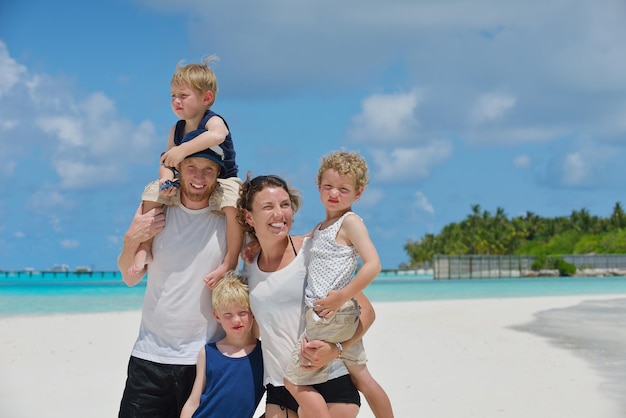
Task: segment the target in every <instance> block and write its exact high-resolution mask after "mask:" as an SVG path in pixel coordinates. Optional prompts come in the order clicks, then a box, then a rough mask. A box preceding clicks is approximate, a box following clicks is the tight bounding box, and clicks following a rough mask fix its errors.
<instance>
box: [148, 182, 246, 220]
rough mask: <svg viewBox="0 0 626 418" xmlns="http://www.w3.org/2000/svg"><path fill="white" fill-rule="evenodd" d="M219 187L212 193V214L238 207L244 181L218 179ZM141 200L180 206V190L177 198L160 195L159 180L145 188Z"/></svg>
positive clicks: (210, 202) (210, 205) (210, 203)
mask: <svg viewBox="0 0 626 418" xmlns="http://www.w3.org/2000/svg"><path fill="white" fill-rule="evenodd" d="M217 182H218V187H216V188H215V190H214V191H213V193H211V200H210V201H209V207H210V208H211V211H212V212H217V213H220V214H223V212H222V208H224V207H226V206H233V207H237V200H238V199H239V189H240V187H241V184H242V181H241V179H239V178H237V177H229V178H227V179H217ZM141 200H143V201H146V202H156V203H160V204H162V205H166V206H175V205H179V204H180V190H179V191H177V192H176V196H172V197H167V196H163V195H161V194H160V193H159V180H155V181H153V182H150V183H148V184H147V185H146V187H145V188H144V191H143V193H142V194H141Z"/></svg>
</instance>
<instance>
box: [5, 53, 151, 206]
mask: <svg viewBox="0 0 626 418" xmlns="http://www.w3.org/2000/svg"><path fill="white" fill-rule="evenodd" d="M2 69H3V70H4V71H2ZM0 115H1V116H0V141H1V142H2V144H3V146H2V147H0V157H2V160H3V161H4V163H3V167H4V169H2V173H3V174H11V173H12V172H15V171H17V170H18V169H19V168H18V166H17V164H18V162H19V157H23V156H25V155H28V156H29V162H30V164H31V165H33V166H37V169H38V170H39V171H40V172H46V171H50V170H54V171H55V172H56V174H57V176H58V185H57V186H58V187H60V188H65V189H88V188H89V189H94V188H96V187H98V186H100V185H107V184H112V183H114V182H119V181H120V179H123V178H124V177H125V176H126V173H127V172H128V171H129V170H130V169H131V168H133V167H135V166H137V165H138V164H141V165H150V166H155V165H156V163H155V161H151V160H150V159H148V158H146V156H147V155H154V156H155V158H156V156H157V155H158V152H159V149H160V148H161V147H162V144H163V141H162V139H161V138H159V139H158V140H157V139H156V132H155V126H154V124H153V123H152V122H150V121H142V122H140V123H138V124H135V123H134V122H133V121H131V120H129V119H127V118H125V117H124V116H122V115H119V114H118V112H117V109H116V106H115V103H114V102H113V100H112V99H111V98H110V97H108V96H107V95H106V94H105V93H102V92H94V93H91V94H89V95H87V96H85V97H84V98H80V97H78V94H76V93H75V89H73V88H72V82H71V81H70V80H66V79H64V78H63V77H51V76H49V75H47V74H32V73H29V72H28V69H27V68H26V67H24V66H23V65H20V64H19V63H17V62H15V60H14V59H12V58H11V57H10V56H9V55H8V51H7V49H6V47H5V45H4V44H3V43H1V42H0ZM18 128H19V129H18ZM37 156H40V157H42V158H43V159H42V160H41V161H40V160H38V159H36V158H37ZM19 164H24V162H21V163H19ZM155 174H156V172H155ZM45 178H46V182H45V183H46V185H44V182H42V183H41V184H42V187H44V188H45V187H49V186H50V185H51V184H54V183H55V182H56V181H57V179H55V178H54V177H50V176H49V174H48V173H47V172H46V174H45ZM35 206H36V205H34V206H32V207H35Z"/></svg>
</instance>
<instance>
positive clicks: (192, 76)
mask: <svg viewBox="0 0 626 418" xmlns="http://www.w3.org/2000/svg"><path fill="white" fill-rule="evenodd" d="M218 59H219V58H218V57H217V55H210V56H208V57H206V58H204V59H203V60H202V63H201V64H195V63H194V64H186V65H183V63H182V61H181V62H179V63H178V64H176V71H175V72H174V74H173V75H172V81H170V86H176V85H187V86H189V87H191V88H192V89H193V90H195V91H197V92H198V93H200V94H204V93H206V92H207V91H210V92H212V93H213V101H212V102H211V103H209V107H211V106H212V105H213V103H214V102H215V98H216V97H217V77H216V76H215V73H214V72H213V70H212V69H211V67H210V66H209V64H210V63H211V62H212V61H217V60H218Z"/></svg>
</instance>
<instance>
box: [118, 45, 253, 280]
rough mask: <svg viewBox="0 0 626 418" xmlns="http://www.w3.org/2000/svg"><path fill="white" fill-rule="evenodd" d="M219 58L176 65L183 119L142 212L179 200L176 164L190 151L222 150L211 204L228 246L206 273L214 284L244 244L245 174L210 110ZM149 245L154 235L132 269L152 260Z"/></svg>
mask: <svg viewBox="0 0 626 418" xmlns="http://www.w3.org/2000/svg"><path fill="white" fill-rule="evenodd" d="M216 58H217V57H215V56H213V55H212V56H210V57H208V58H206V59H205V60H204V61H203V62H202V64H187V65H181V64H178V65H177V66H176V71H175V72H174V74H173V76H172V80H171V81H170V88H171V93H172V101H171V105H172V111H173V112H174V113H175V114H176V116H178V117H179V118H180V120H179V121H178V122H176V124H175V125H174V126H173V127H172V128H171V130H170V133H169V136H168V140H167V148H166V151H165V152H164V153H163V154H162V155H161V166H160V167H159V180H155V181H153V182H151V183H150V184H148V185H147V186H146V188H145V190H144V192H143V194H142V196H141V197H142V201H143V203H142V211H143V213H146V212H148V211H150V210H152V209H154V208H156V207H160V206H162V205H164V204H165V205H177V204H179V202H180V199H179V195H178V193H179V191H178V184H177V180H176V174H177V172H176V167H177V166H178V164H180V162H181V161H182V160H183V159H185V158H186V157H187V156H189V155H191V154H194V153H196V152H199V151H203V150H205V149H211V150H212V151H213V152H215V153H217V154H218V155H219V156H221V158H222V163H223V170H221V171H220V174H219V178H218V186H217V188H216V190H215V191H214V193H212V195H211V201H210V207H211V210H212V211H213V212H215V213H221V214H223V215H225V216H226V237H227V239H226V241H227V251H226V257H225V258H224V262H223V263H222V265H220V266H219V267H218V268H217V269H216V270H214V271H212V272H209V273H208V274H207V275H206V277H205V278H204V281H205V283H206V284H207V286H209V287H210V288H213V286H215V284H216V283H217V281H219V280H220V279H221V278H222V277H223V275H224V273H226V271H229V270H233V269H235V268H237V265H238V264H239V252H240V250H241V245H242V244H243V230H242V228H241V226H240V225H239V223H238V222H237V219H236V217H237V199H238V198H239V187H240V186H241V180H240V179H239V178H238V177H237V164H236V162H235V148H234V146H233V141H232V138H231V133H230V129H229V128H228V125H227V123H226V121H225V120H224V119H223V118H222V117H221V116H220V115H218V114H217V113H215V112H213V111H212V110H211V106H212V105H213V103H214V102H215V97H216V95H217V78H216V76H215V73H214V72H213V70H212V69H211V67H210V66H209V64H210V63H211V61H213V60H215V59H216ZM192 187H193V185H192ZM151 248H152V241H151V240H150V241H146V242H144V243H142V244H141V246H140V248H139V251H137V253H136V255H135V260H134V263H133V266H132V267H131V269H130V270H132V271H131V273H132V272H135V271H141V270H142V269H143V268H144V266H145V265H146V264H148V263H150V262H151V261H152V250H151Z"/></svg>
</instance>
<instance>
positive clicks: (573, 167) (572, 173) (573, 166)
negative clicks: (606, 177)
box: [561, 152, 592, 186]
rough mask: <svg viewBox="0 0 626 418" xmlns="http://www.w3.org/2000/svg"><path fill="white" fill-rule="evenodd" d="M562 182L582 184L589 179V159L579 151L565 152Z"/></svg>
mask: <svg viewBox="0 0 626 418" xmlns="http://www.w3.org/2000/svg"><path fill="white" fill-rule="evenodd" d="M562 170H563V172H562V177H561V179H562V183H563V184H564V185H566V186H583V185H586V184H587V183H588V182H589V181H590V176H591V174H592V170H591V166H590V164H589V161H585V158H584V157H583V155H582V154H581V153H580V152H573V153H570V154H567V155H566V156H565V159H564V161H563V166H562Z"/></svg>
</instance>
